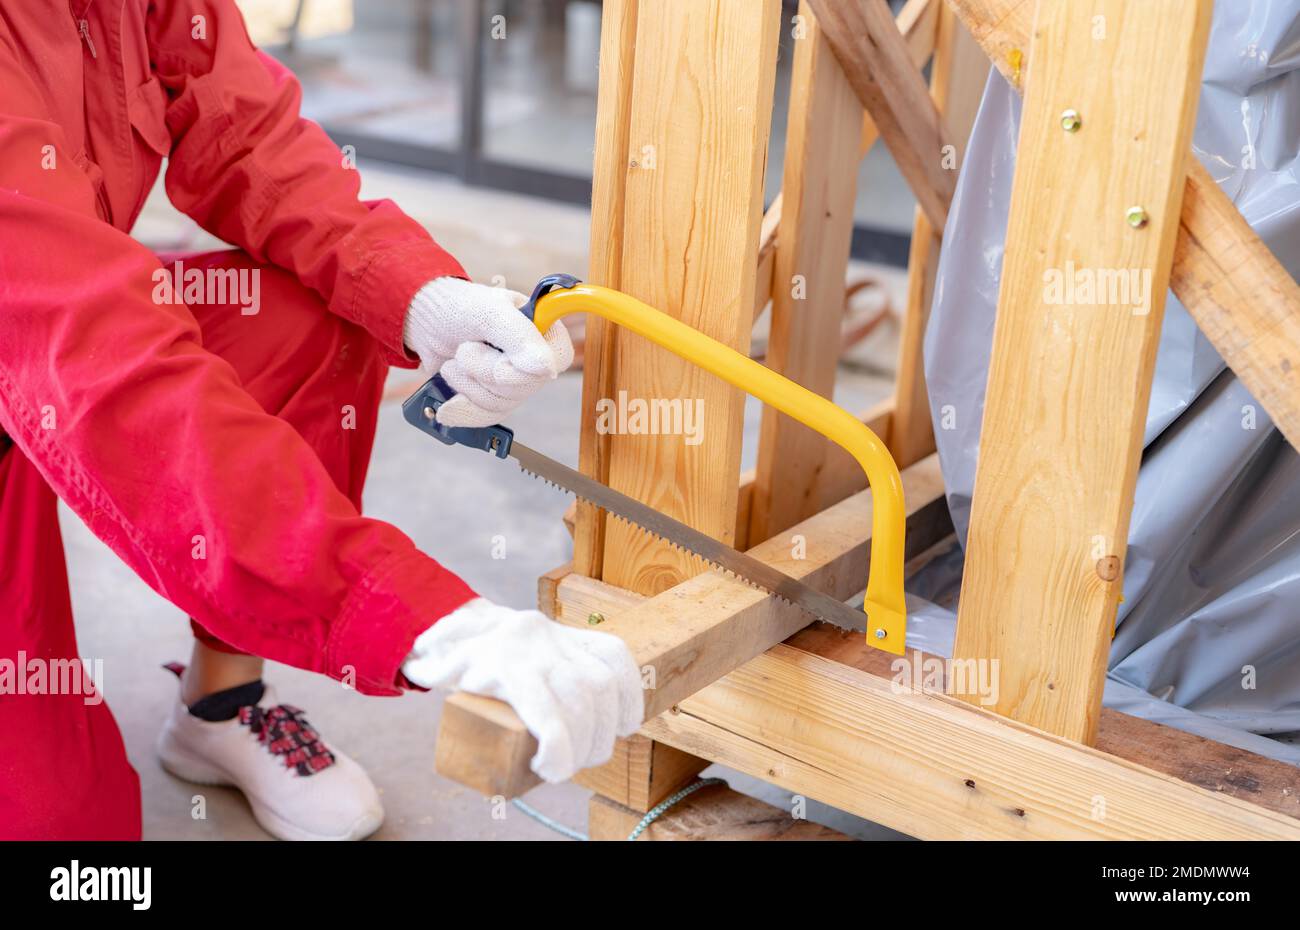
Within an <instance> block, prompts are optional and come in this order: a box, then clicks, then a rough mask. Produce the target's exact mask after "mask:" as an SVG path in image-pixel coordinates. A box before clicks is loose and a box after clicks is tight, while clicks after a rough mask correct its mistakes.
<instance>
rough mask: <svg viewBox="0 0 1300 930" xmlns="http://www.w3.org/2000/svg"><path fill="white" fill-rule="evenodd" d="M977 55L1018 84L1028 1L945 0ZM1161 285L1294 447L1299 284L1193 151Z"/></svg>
mask: <svg viewBox="0 0 1300 930" xmlns="http://www.w3.org/2000/svg"><path fill="white" fill-rule="evenodd" d="M948 5H949V6H951V7H952V8H953V10H954V11H955V12H956V13H957V15H958V17H960V19H961V20H962V23H963V24H964V25H965V26H966V28H967V29H968V30H969V31H970V33H971V35H972V36H974V37H975V40H976V41H977V42H979V44H980V45H981V47H983V49H984V51H985V53H986V54H987V55H988V56H989V58H990V59H991V60H992V61H993V64H994V65H995V66H997V68H998V70H999V71H1001V72H1002V74H1003V76H1004V77H1006V79H1007V80H1008V81H1009V82H1010V83H1011V84H1012V86H1014V87H1015V88H1016V89H1017V90H1020V89H1021V88H1022V87H1023V84H1024V79H1025V77H1026V75H1027V73H1028V68H1029V67H1030V66H1031V64H1032V63H1031V62H1030V61H1029V60H1028V54H1029V39H1030V32H1031V30H1032V28H1033V20H1034V0H948ZM1189 164H1190V167H1189V169H1188V172H1187V190H1186V191H1185V192H1184V194H1183V207H1182V216H1181V222H1180V227H1179V230H1178V239H1177V243H1176V245H1175V247H1174V268H1173V277H1172V280H1171V281H1170V286H1171V287H1172V288H1173V291H1174V293H1175V294H1176V295H1178V299H1179V300H1180V301H1182V303H1183V306H1185V307H1186V308H1187V311H1188V312H1189V313H1190V314H1191V315H1192V318H1193V319H1194V320H1196V324H1197V325H1198V326H1199V327H1200V328H1201V332H1203V333H1204V334H1205V338H1207V339H1209V340H1210V344H1211V345H1213V346H1214V348H1215V349H1217V350H1218V352H1219V354H1220V355H1222V356H1223V360H1224V361H1225V362H1227V363H1228V367H1229V368H1231V369H1232V370H1233V372H1234V373H1235V374H1236V375H1237V377H1238V378H1240V379H1241V381H1242V383H1243V384H1245V385H1246V387H1247V388H1249V389H1250V392H1251V393H1252V394H1253V395H1254V396H1255V399H1256V400H1258V401H1259V402H1260V404H1261V405H1263V407H1264V409H1265V410H1266V411H1268V414H1269V416H1270V417H1272V418H1273V422H1274V423H1275V424H1277V427H1278V429H1280V430H1281V431H1282V435H1284V436H1285V437H1286V438H1287V440H1288V441H1289V442H1290V443H1291V445H1292V446H1295V447H1296V448H1300V285H1297V284H1296V281H1295V279H1294V278H1292V277H1291V275H1290V274H1289V273H1288V272H1287V270H1286V268H1284V267H1283V266H1282V263H1281V262H1279V261H1278V260H1277V258H1276V257H1275V256H1274V255H1273V253H1272V252H1270V251H1269V249H1268V246H1266V245H1265V244H1264V243H1263V241H1262V240H1261V239H1260V238H1259V236H1257V235H1255V232H1254V230H1252V229H1251V228H1250V224H1248V223H1247V222H1246V221H1245V219H1243V218H1242V216H1241V213H1240V212H1239V211H1238V210H1237V208H1236V207H1235V206H1234V205H1233V203H1232V201H1231V200H1230V199H1229V198H1228V196H1227V195H1226V194H1224V193H1223V191H1221V190H1220V189H1219V186H1218V185H1217V184H1216V183H1214V178H1213V177H1211V176H1210V173H1209V172H1208V171H1207V170H1206V169H1205V167H1204V166H1203V165H1202V164H1201V163H1200V161H1199V160H1197V159H1196V157H1195V156H1193V157H1192V158H1191V159H1190V160H1189Z"/></svg>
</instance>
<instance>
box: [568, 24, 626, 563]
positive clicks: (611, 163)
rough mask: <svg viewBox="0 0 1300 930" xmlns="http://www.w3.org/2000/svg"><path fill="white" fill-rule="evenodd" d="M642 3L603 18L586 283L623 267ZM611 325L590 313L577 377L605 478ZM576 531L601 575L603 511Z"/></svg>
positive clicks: (616, 274) (583, 464)
mask: <svg viewBox="0 0 1300 930" xmlns="http://www.w3.org/2000/svg"><path fill="white" fill-rule="evenodd" d="M639 5H640V0H605V3H604V4H603V6H602V8H601V20H600V81H599V86H598V88H597V102H596V157H595V164H594V166H593V168H592V191H591V266H590V269H589V271H588V274H587V278H588V280H590V281H591V282H593V283H595V284H602V285H604V286H605V287H615V288H616V287H619V286H620V285H621V283H622V274H621V270H622V264H623V191H624V188H625V186H626V179H627V152H628V141H627V134H628V129H629V127H630V126H631V124H632V71H633V65H634V63H635V61H636V24H637V10H638V8H639ZM613 384H614V327H613V326H611V325H610V324H609V323H607V322H606V321H605V320H603V319H601V318H600V317H598V316H595V315H594V314H593V315H589V316H588V317H587V331H586V354H585V359H584V362H583V379H582V428H581V429H580V430H579V431H578V436H579V439H578V464H579V467H580V468H581V469H582V471H583V472H584V473H585V474H588V475H592V476H593V477H595V478H598V479H599V480H601V481H608V480H609V435H608V434H606V433H601V432H597V431H596V430H594V429H592V428H591V425H592V424H593V423H595V422H596V405H597V404H598V403H599V402H600V401H601V399H602V398H607V397H609V396H611V394H612V393H613ZM575 514H576V515H575V518H574V528H573V570H574V571H575V572H577V573H578V574H580V575H586V576H587V577H589V578H599V577H600V575H601V568H602V567H603V565H604V559H605V514H604V513H603V512H602V511H601V510H599V509H598V508H596V507H593V506H591V505H590V504H588V503H586V502H585V501H578V504H577V509H576V511H575Z"/></svg>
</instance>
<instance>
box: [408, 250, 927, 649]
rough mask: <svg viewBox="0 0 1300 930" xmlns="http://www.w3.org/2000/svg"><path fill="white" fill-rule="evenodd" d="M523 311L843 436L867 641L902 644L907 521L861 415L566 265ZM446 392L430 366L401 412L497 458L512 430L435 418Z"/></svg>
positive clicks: (893, 478) (898, 485) (892, 475)
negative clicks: (644, 353)
mask: <svg viewBox="0 0 1300 930" xmlns="http://www.w3.org/2000/svg"><path fill="white" fill-rule="evenodd" d="M521 312H522V313H524V314H525V315H526V316H527V317H528V318H529V319H531V320H532V321H533V323H534V324H536V326H537V329H538V330H539V331H540V332H546V331H547V330H548V329H549V328H550V327H551V325H552V324H553V323H554V322H555V321H556V320H558V319H559V318H560V317H563V316H567V315H568V314H570V313H582V312H587V313H595V314H596V315H598V316H601V317H603V318H604V319H606V320H609V321H610V322H611V323H615V324H617V325H619V326H622V327H624V328H625V329H630V330H632V331H633V332H635V333H637V334H638V335H641V336H644V337H645V338H647V339H649V340H651V341H652V342H654V343H655V344H657V345H660V346H662V347H663V348H665V349H667V350H669V351H670V352H672V353H674V354H676V355H678V356H681V357H682V358H684V359H686V361H688V362H691V363H692V364H695V365H698V366H699V367H701V368H703V369H704V370H705V371H708V372H710V373H712V374H714V375H716V376H718V377H719V378H722V379H723V380H724V381H726V382H727V383H728V384H731V385H732V386H734V387H737V388H740V389H741V390H742V391H745V392H747V393H749V394H752V395H753V396H755V397H757V398H758V399H759V400H761V401H762V402H763V403H765V404H768V405H769V406H771V407H775V408H776V409H777V410H779V411H781V412H782V413H784V414H786V415H787V416H789V417H792V418H793V419H795V420H797V421H799V422H800V423H802V424H804V425H805V426H807V427H808V428H810V429H812V430H815V431H816V432H818V433H821V434H822V435H823V436H825V437H826V438H828V439H830V440H833V441H834V442H836V443H838V444H839V445H840V446H842V447H843V448H844V449H845V450H846V451H847V452H848V453H849V454H850V455H852V456H853V457H854V458H855V459H856V460H857V462H858V464H859V465H861V466H862V468H863V470H864V471H865V472H866V473H867V480H868V481H869V482H870V484H871V492H872V495H871V496H872V513H871V522H872V544H871V564H870V572H869V575H868V578H867V596H866V603H865V604H864V609H865V611H866V614H867V643H868V644H869V645H872V646H875V647H876V648H879V649H884V650H886V651H888V652H892V653H895V654H898V655H902V654H903V648H904V642H905V635H906V630H907V607H906V602H905V600H904V595H903V551H904V549H903V543H904V535H905V533H906V531H907V525H906V510H905V509H904V501H903V482H902V479H901V477H900V476H899V474H898V466H897V465H895V464H894V459H893V457H892V456H891V455H890V454H889V450H888V449H887V448H886V447H885V444H884V443H883V442H881V441H880V438H879V437H878V436H876V434H875V433H873V432H872V431H871V430H870V429H868V428H867V426H866V425H865V424H864V423H862V421H860V420H859V419H858V418H857V417H854V416H853V415H852V414H850V413H849V412H848V411H846V410H844V409H843V408H841V407H838V406H836V405H835V404H834V403H832V402H831V401H829V400H827V399H826V398H824V397H822V396H820V395H818V394H815V393H813V392H812V391H810V390H808V389H807V388H805V387H803V386H801V385H798V384H795V383H794V382H793V381H790V380H789V379H788V378H784V377H782V376H781V375H779V374H777V373H776V372H774V371H772V370H771V369H770V368H766V367H764V366H763V365H760V364H759V363H758V362H755V361H754V360H753V359H751V358H749V357H748V356H745V355H743V354H741V353H740V352H737V351H736V350H734V349H732V348H730V347H729V346H725V345H723V344H722V343H720V342H718V341H717V340H715V339H711V338H709V337H708V336H706V335H704V334H703V333H701V332H699V331H697V330H695V329H692V328H691V327H689V326H687V325H686V324H685V323H682V322H680V321H679V320H675V319H673V318H672V317H670V316H668V315H667V314H666V313H662V312H660V311H658V310H656V309H654V308H653V307H651V306H649V305H648V304H645V303H642V302H641V301H639V300H637V299H636V298H634V297H630V296H628V295H627V294H623V293H621V292H619V291H615V290H612V289H610V288H606V287H599V286H597V285H594V284H582V283H581V282H579V281H578V279H577V278H575V277H573V276H571V275H548V276H547V277H545V278H543V279H542V280H541V281H540V282H539V283H538V285H537V287H536V288H535V289H534V290H533V294H532V297H531V298H530V299H529V301H528V303H527V304H526V305H525V306H524V307H523V308H521ZM454 396H455V391H453V390H452V389H451V387H450V386H449V385H447V383H446V382H445V381H443V379H442V378H441V377H440V376H438V375H434V376H433V377H432V378H430V379H429V381H428V382H427V383H426V384H425V385H424V386H423V387H421V388H420V389H419V390H418V391H416V393H415V394H413V395H411V397H410V398H408V399H407V401H406V402H405V403H404V404H403V405H402V409H403V413H404V415H405V417H406V419H407V421H408V422H409V423H411V424H412V425H413V426H415V427H417V428H418V429H420V430H422V431H424V432H426V433H428V434H429V435H431V436H434V437H435V438H436V439H438V440H440V441H441V442H444V443H447V444H448V445H466V446H470V447H472V448H476V449H484V450H486V451H489V452H492V453H494V454H495V455H498V456H500V457H502V458H505V456H506V454H507V453H508V452H509V450H510V443H511V442H512V441H513V439H514V433H513V432H512V431H511V430H510V429H508V428H506V427H504V426H489V427H484V428H482V429H460V428H449V427H445V426H442V425H440V424H438V423H437V422H436V421H435V419H434V416H435V415H436V413H437V410H438V408H439V407H440V406H441V405H442V404H443V403H445V402H446V401H448V400H450V399H451V398H452V397H454ZM878 630H883V631H884V634H885V635H883V636H881V635H879V634H878V633H876V632H875V631H878Z"/></svg>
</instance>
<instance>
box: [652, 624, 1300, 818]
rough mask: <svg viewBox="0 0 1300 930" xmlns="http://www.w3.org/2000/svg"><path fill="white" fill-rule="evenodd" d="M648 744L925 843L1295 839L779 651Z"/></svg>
mask: <svg viewBox="0 0 1300 930" xmlns="http://www.w3.org/2000/svg"><path fill="white" fill-rule="evenodd" d="M644 732H645V733H647V734H648V735H651V736H653V737H654V738H655V739H658V740H661V741H664V742H669V743H672V744H673V745H675V746H678V747H680V748H682V749H685V750H687V751H689V752H692V753H695V754H696V755H701V756H705V757H708V758H711V759H714V760H715V761H718V762H720V763H722V764H724V765H727V766H730V767H732V768H735V769H737V770H739V771H742V772H745V773H747V774H751V775H754V776H757V777H760V778H763V779H765V780H767V781H770V782H772V783H774V784H777V785H780V786H781V787H783V788H786V789H788V790H791V791H797V792H799V793H801V794H805V795H807V796H808V797H812V798H816V799H817V800H819V801H822V802H824V803H827V804H830V805H832V806H834V807H838V808H840V809H842V810H846V811H849V812H850V813H854V814H857V815H859V816H861V817H866V818H868V819H870V820H873V821H876V822H877V823H881V824H884V825H885V826H888V827H891V828H893V829H895V830H899V831H901V832H903V833H907V834H909V835H911V836H916V837H920V838H922V839H1264V838H1273V839H1297V838H1300V820H1297V819H1295V818H1294V817H1292V816H1285V815H1283V814H1279V813H1276V812H1274V811H1272V810H1268V809H1266V808H1264V807H1261V806H1258V805H1255V804H1251V803H1247V802H1245V801H1242V800H1239V799H1238V798H1236V797H1233V796H1231V795H1230V794H1227V793H1222V792H1220V793H1216V792H1213V791H1209V790H1206V789H1205V788H1201V787H1198V786H1196V785H1192V784H1188V783H1186V782H1183V781H1180V780H1179V779H1177V778H1174V777H1172V776H1170V775H1167V774H1164V773H1161V772H1158V771H1154V770H1152V769H1149V768H1146V767H1144V766H1141V765H1137V764H1135V763H1132V762H1128V761H1126V760H1124V759H1120V758H1117V757H1114V756H1110V755H1107V754H1106V753H1103V752H1100V751H1098V750H1096V749H1093V748H1091V747H1088V746H1085V745H1083V744H1080V743H1075V742H1071V741H1069V740H1065V739H1061V738H1060V737H1056V736H1053V735H1051V734H1049V733H1046V732H1044V731H1041V730H1036V729H1034V728H1032V727H1029V726H1027V725H1025V724H1021V723H1018V722H1016V721H1013V720H1009V719H1007V718H1004V717H1000V716H998V715H996V714H992V713H989V712H987V711H984V710H981V709H980V708H977V707H974V706H972V705H970V704H967V703H965V702H964V701H960V700H957V699H955V698H952V697H949V696H947V695H944V694H934V693H928V692H920V693H914V692H912V691H910V690H907V689H904V688H900V686H899V685H897V684H896V683H895V682H894V680H893V679H892V676H891V677H880V676H877V675H873V674H870V673H868V672H864V671H860V670H858V669H855V668H851V667H850V666H847V665H844V664H842V663H839V662H835V661H831V660H829V659H826V658H823V657H821V656H819V655H815V654H813V653H811V652H807V651H805V650H803V649H800V648H796V647H794V646H790V645H785V644H782V645H779V646H776V647H774V648H773V649H771V650H769V651H768V652H767V653H765V654H764V655H762V656H760V657H758V658H756V659H754V660H753V661H751V662H749V663H747V664H746V665H744V666H743V667H741V668H740V669H738V670H736V671H735V672H732V673H731V674H730V675H728V676H726V677H725V678H723V679H721V680H720V681H718V682H717V683H715V684H713V685H711V686H710V687H709V688H706V689H705V690H703V691H701V692H699V693H698V694H696V695H694V696H692V697H690V698H688V699H686V700H683V701H681V702H680V703H679V704H678V706H677V708H676V712H675V713H668V714H664V715H662V716H660V717H657V718H655V719H653V720H651V721H648V722H647V724H646V726H645V728H644ZM1295 788H1296V783H1295V782H1294V781H1293V782H1292V791H1293V792H1294V790H1295Z"/></svg>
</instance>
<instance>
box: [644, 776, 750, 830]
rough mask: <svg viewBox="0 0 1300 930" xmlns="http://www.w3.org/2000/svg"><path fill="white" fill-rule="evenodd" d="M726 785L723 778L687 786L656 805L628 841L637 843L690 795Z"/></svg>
mask: <svg viewBox="0 0 1300 930" xmlns="http://www.w3.org/2000/svg"><path fill="white" fill-rule="evenodd" d="M725 784H726V782H725V781H723V780H722V779H721V778H701V779H700V780H699V781H697V782H695V784H693V785H687V786H686V787H685V788H683V789H682V790H681V791H678V792H677V793H676V794H674V795H671V796H670V797H668V798H667V799H665V800H664V801H661V802H660V803H658V804H656V805H655V806H654V807H652V808H650V812H649V813H648V814H646V815H645V816H644V817H642V818H641V822H640V823H639V824H637V825H636V829H635V830H633V831H632V832H631V833H629V834H628V836H627V841H628V842H629V843H634V842H636V839H637V837H639V836H640V835H641V834H642V833H644V832H645V830H646V828H647V827H648V826H650V824H652V823H654V822H655V821H656V820H658V819H659V818H660V817H662V816H663V815H664V814H665V813H667V811H668V809H669V808H670V807H672V806H673V805H674V804H676V803H677V802H678V801H681V800H682V799H683V798H686V797H689V796H690V795H692V794H694V793H695V792H697V791H699V790H700V789H701V788H707V787H708V786H709V785H725Z"/></svg>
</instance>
